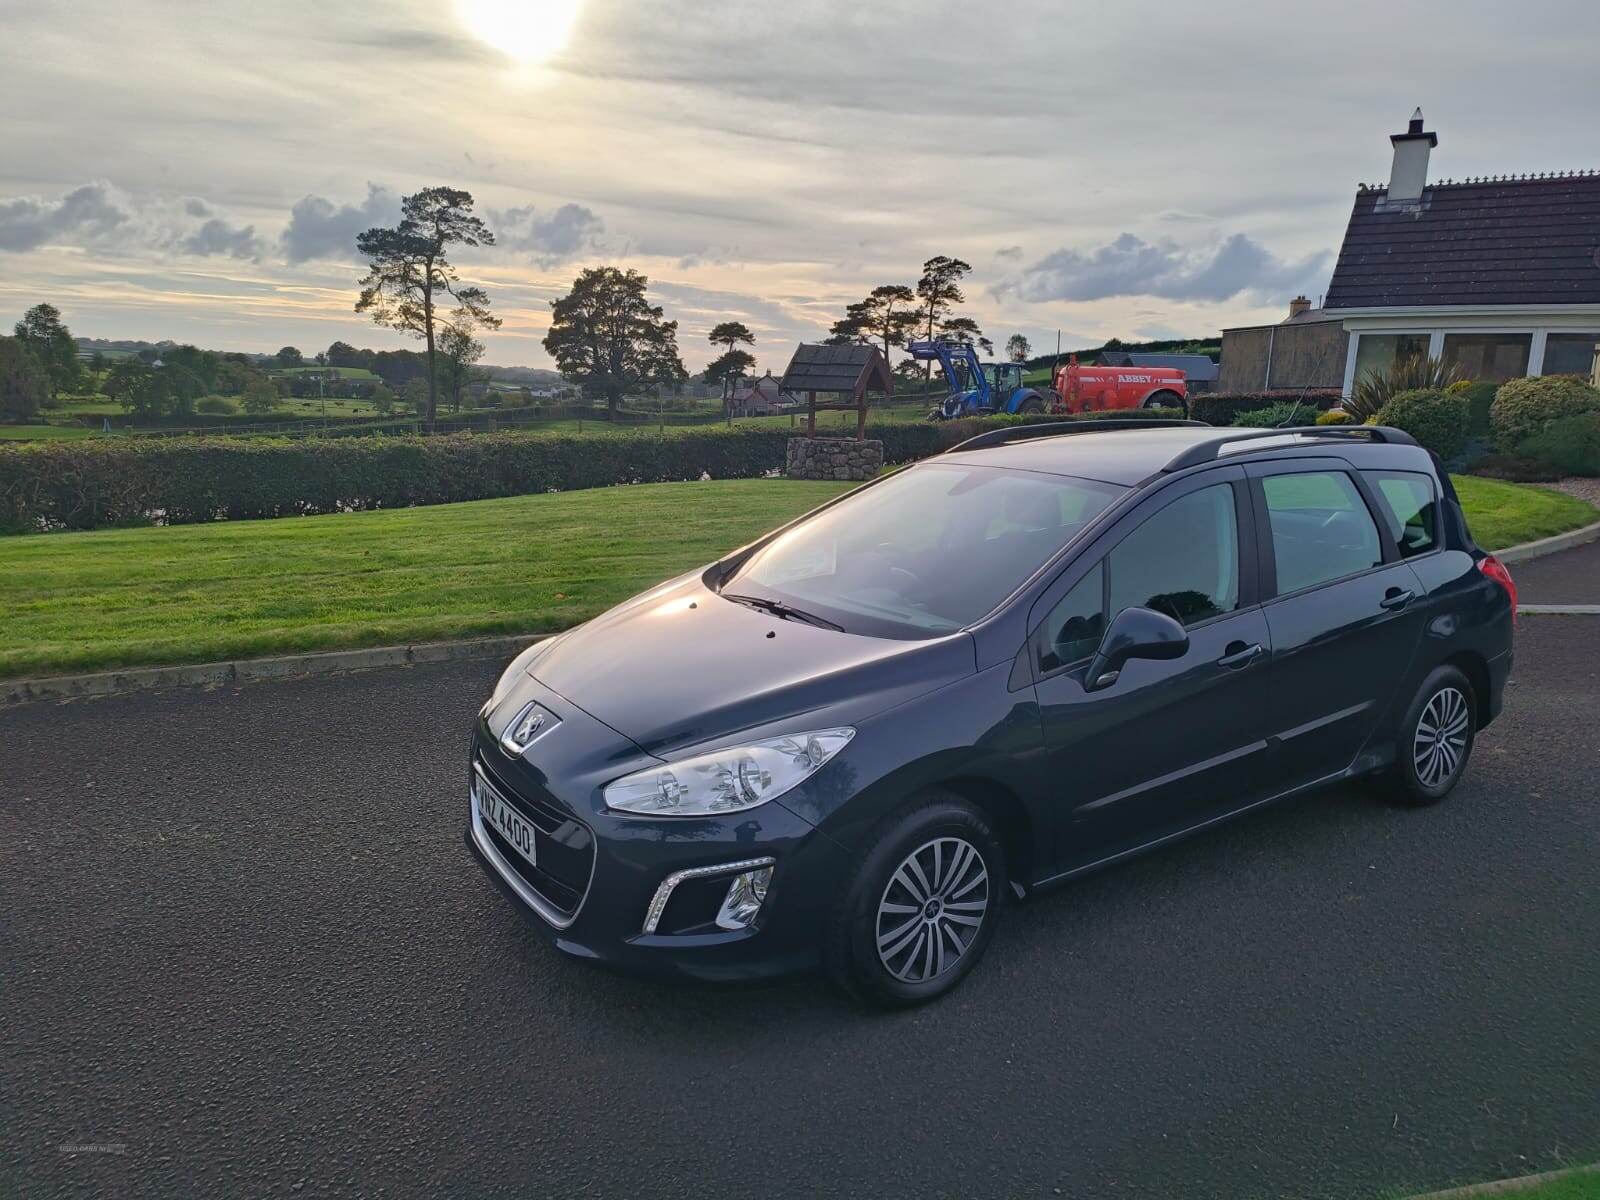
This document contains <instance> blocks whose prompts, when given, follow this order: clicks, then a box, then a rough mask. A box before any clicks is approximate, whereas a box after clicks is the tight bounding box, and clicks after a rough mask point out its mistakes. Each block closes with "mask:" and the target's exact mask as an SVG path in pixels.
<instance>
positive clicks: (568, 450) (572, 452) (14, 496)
mask: <svg viewBox="0 0 1600 1200" xmlns="http://www.w3.org/2000/svg"><path fill="white" fill-rule="evenodd" d="M1102 415H1104V414H1099V413H1096V414H1092V416H1102ZM1116 415H1117V416H1132V417H1133V419H1136V420H1137V419H1141V418H1145V417H1159V416H1174V415H1178V414H1175V413H1161V412H1148V413H1140V414H1123V413H1119V414H1116ZM1080 419H1082V418H1079V417H1070V416H1054V417H1039V416H1035V417H987V418H981V419H972V420H961V421H948V422H941V423H937V424H935V423H930V422H920V423H910V422H906V423H892V422H885V423H882V424H877V423H874V424H869V425H868V426H867V436H868V437H870V438H875V439H877V440H879V441H882V442H883V443H884V459H885V461H886V462H897V463H898V462H909V461H911V460H913V459H918V458H926V457H928V456H929V455H932V454H937V453H939V452H940V451H941V450H946V449H948V448H949V447H951V446H953V445H955V444H956V443H957V442H960V441H963V440H965V439H966V438H969V437H972V436H974V435H975V434H978V433H981V432H983V431H984V430H986V429H995V428H1000V427H1002V426H1006V425H1018V424H1037V423H1039V422H1041V421H1073V420H1080ZM817 434H818V436H819V437H822V436H850V437H853V436H855V431H854V429H853V428H851V429H848V430H845V429H837V430H835V429H828V430H820V429H819V430H818V431H817ZM793 436H795V431H794V430H792V429H789V428H786V427H783V428H772V429H760V428H744V429H731V430H730V429H680V430H669V431H667V432H665V433H637V434H631V435H627V436H619V435H616V434H568V435H559V434H536V435H529V434H525V433H492V434H450V435H446V436H438V437H431V438H426V437H361V438H354V437H350V438H327V439H321V438H318V439H308V440H299V441H289V440H285V439H268V438H170V439H148V440H147V439H142V438H141V439H135V438H107V439H103V440H102V439H94V440H83V441H61V442H47V441H41V442H23V443H17V444H16V445H0V530H8V531H12V532H37V531H42V530H51V529H93V528H96V527H98V526H103V525H142V524H150V523H163V524H171V525H179V524H189V523H193V522H198V521H218V520H230V521H238V520H246V519H250V518H257V517H287V516H303V515H309V514H313V513H330V512H355V511H360V510H363V509H373V508H407V507H411V506H413V505H422V504H451V503H455V502H457V501H461V500H486V499H490V498H492V497H496V496H517V495H525V494H528V493H532V492H564V491H575V490H577V489H580V488H591V487H609V486H611V485H613V484H624V483H670V482H675V481H679V480H687V479H699V478H700V477H701V476H702V475H709V476H710V477H711V478H713V479H744V478H752V477H756V476H761V475H766V474H769V473H771V472H775V471H780V470H782V469H783V463H784V451H785V448H786V446H787V444H788V441H789V439H790V438H791V437H793Z"/></svg>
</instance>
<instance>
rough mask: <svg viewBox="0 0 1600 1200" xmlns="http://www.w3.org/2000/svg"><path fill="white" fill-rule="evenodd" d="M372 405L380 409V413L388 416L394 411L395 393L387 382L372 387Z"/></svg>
mask: <svg viewBox="0 0 1600 1200" xmlns="http://www.w3.org/2000/svg"><path fill="white" fill-rule="evenodd" d="M372 407H373V408H375V409H377V410H378V415H379V416H382V417H387V416H388V415H389V414H390V413H392V412H393V411H394V393H393V392H391V391H390V390H389V388H388V386H387V385H386V384H382V383H380V384H379V385H378V386H377V387H375V388H373V389H372Z"/></svg>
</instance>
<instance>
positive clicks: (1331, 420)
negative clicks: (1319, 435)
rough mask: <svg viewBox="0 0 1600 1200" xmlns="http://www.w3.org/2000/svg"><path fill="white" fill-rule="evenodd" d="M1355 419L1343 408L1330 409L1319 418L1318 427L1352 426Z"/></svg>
mask: <svg viewBox="0 0 1600 1200" xmlns="http://www.w3.org/2000/svg"><path fill="white" fill-rule="evenodd" d="M1354 421H1355V418H1354V417H1352V416H1351V415H1350V414H1349V413H1347V412H1345V411H1344V409H1342V408H1330V409H1329V410H1328V411H1327V412H1325V413H1323V414H1322V415H1321V416H1319V417H1318V418H1317V424H1318V425H1350V424H1353V423H1354Z"/></svg>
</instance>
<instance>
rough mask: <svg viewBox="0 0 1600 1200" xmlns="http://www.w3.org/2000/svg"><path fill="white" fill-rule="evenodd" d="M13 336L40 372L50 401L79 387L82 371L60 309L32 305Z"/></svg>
mask: <svg viewBox="0 0 1600 1200" xmlns="http://www.w3.org/2000/svg"><path fill="white" fill-rule="evenodd" d="M14 332H15V333H16V335H17V340H18V341H20V342H22V344H23V345H25V346H26V347H27V348H28V351H29V352H30V353H31V354H32V355H33V357H34V358H35V359H37V360H38V362H39V365H40V366H41V367H43V368H44V372H45V376H46V378H47V379H48V380H49V396H50V400H52V401H53V400H55V399H56V397H58V396H60V395H61V394H62V393H63V392H70V391H72V390H73V389H74V388H76V387H78V386H79V385H80V383H81V382H82V379H83V368H82V366H81V365H80V364H79V362H78V343H77V340H76V339H75V338H74V337H73V336H72V332H71V330H69V329H68V328H67V327H66V325H64V324H63V323H62V321H61V310H60V309H58V308H56V306H55V305H53V304H35V305H34V306H33V307H32V308H30V309H29V310H28V311H27V312H25V313H23V314H22V320H20V321H18V322H17V326H16V329H15V330H14Z"/></svg>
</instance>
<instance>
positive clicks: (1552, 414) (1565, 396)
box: [1489, 375, 1600, 451]
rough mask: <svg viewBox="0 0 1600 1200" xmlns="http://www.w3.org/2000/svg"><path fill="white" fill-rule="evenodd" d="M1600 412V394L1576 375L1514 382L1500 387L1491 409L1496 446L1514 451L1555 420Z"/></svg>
mask: <svg viewBox="0 0 1600 1200" xmlns="http://www.w3.org/2000/svg"><path fill="white" fill-rule="evenodd" d="M1596 410H1600V391H1597V390H1596V389H1594V388H1592V387H1590V386H1589V385H1588V384H1587V383H1585V382H1584V381H1583V380H1581V379H1579V378H1578V377H1577V376H1575V375H1544V376H1538V377H1534V378H1529V379H1513V380H1511V381H1510V382H1509V383H1504V384H1501V385H1500V390H1499V391H1498V392H1496V393H1495V397H1494V403H1493V404H1492V405H1490V407H1489V423H1490V425H1491V426H1492V427H1493V429H1494V441H1495V445H1496V446H1498V447H1499V448H1500V449H1502V450H1506V451H1511V450H1515V449H1516V448H1517V447H1518V446H1519V445H1521V443H1522V442H1524V441H1525V440H1527V439H1528V438H1530V437H1532V436H1533V435H1534V434H1536V433H1538V432H1539V431H1540V430H1541V429H1543V428H1544V427H1545V426H1546V425H1549V424H1550V423H1551V422H1552V421H1559V420H1561V419H1562V418H1563V417H1575V416H1577V415H1578V414H1580V413H1586V412H1595V411H1596Z"/></svg>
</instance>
